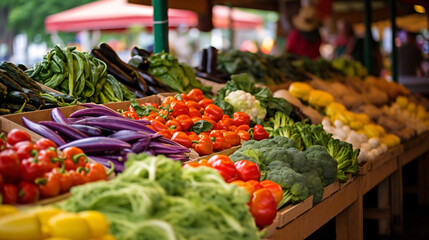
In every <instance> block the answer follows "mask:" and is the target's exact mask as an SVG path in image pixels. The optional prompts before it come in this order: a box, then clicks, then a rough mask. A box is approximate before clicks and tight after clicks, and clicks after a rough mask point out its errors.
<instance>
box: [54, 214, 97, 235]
mask: <svg viewBox="0 0 429 240" xmlns="http://www.w3.org/2000/svg"><path fill="white" fill-rule="evenodd" d="M49 229H50V233H51V236H52V237H63V238H70V239H73V240H87V239H89V238H90V237H91V228H90V227H89V224H88V223H87V221H86V220H85V219H83V218H81V217H79V215H78V214H76V213H66V212H64V213H59V214H57V215H55V216H53V217H52V218H51V219H49Z"/></svg>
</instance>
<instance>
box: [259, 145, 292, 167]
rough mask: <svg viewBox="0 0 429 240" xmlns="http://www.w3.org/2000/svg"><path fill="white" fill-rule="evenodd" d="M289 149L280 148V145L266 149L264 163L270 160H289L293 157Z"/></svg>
mask: <svg viewBox="0 0 429 240" xmlns="http://www.w3.org/2000/svg"><path fill="white" fill-rule="evenodd" d="M288 150H289V149H286V148H282V147H275V148H273V149H272V150H271V151H266V154H265V163H266V164H269V163H270V162H272V161H278V160H280V161H284V162H291V160H292V159H293V158H294V156H293V155H291V154H290V153H289V152H288Z"/></svg>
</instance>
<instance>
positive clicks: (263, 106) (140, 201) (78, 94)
mask: <svg viewBox="0 0 429 240" xmlns="http://www.w3.org/2000/svg"><path fill="white" fill-rule="evenodd" d="M130 54H131V55H132V58H131V60H130V61H129V62H128V63H125V62H123V61H122V60H120V59H119V58H118V56H117V54H116V53H115V51H114V50H113V49H112V48H111V47H110V46H109V45H107V44H105V43H100V44H99V45H98V46H97V47H95V48H94V49H92V50H91V51H90V52H89V53H87V52H79V51H77V50H76V49H75V48H73V47H68V48H67V47H65V48H64V47H59V46H54V48H52V49H51V50H49V51H48V52H47V53H46V54H45V56H44V58H43V60H42V61H41V62H38V63H36V64H35V65H34V66H32V67H31V68H29V69H26V68H25V67H23V66H21V65H18V66H15V64H13V63H9V62H3V63H1V64H0V69H1V71H0V80H1V84H0V89H1V92H0V94H1V95H0V98H1V99H2V103H1V113H2V116H1V117H0V123H1V124H0V128H1V131H2V133H4V136H2V137H1V138H0V174H1V175H0V176H1V178H0V180H1V181H0V187H1V191H0V192H1V194H2V201H3V204H4V205H1V206H0V209H1V211H0V212H3V211H4V212H6V213H5V214H4V215H5V216H2V215H0V226H11V225H13V224H14V222H15V221H18V220H22V219H24V218H25V219H29V222H31V224H32V225H31V229H29V231H28V232H25V233H23V235H20V237H17V239H30V238H29V237H28V236H34V237H33V238H34V239H45V238H47V236H49V237H68V238H71V239H89V238H90V237H91V236H92V238H94V239H101V238H102V237H106V238H107V236H108V237H109V238H107V239H137V236H139V237H142V239H154V238H157V239H188V238H189V237H190V236H193V237H195V238H196V239H207V238H211V237H212V236H213V235H216V236H219V239H260V238H264V239H284V238H285V237H287V238H293V239H303V238H306V237H308V236H310V235H311V234H312V233H313V232H315V231H316V230H317V229H319V228H320V227H322V226H323V225H324V224H326V223H327V222H328V221H329V220H331V219H334V218H335V219H336V236H337V238H338V239H344V238H347V239H363V219H364V218H375V219H381V221H380V224H385V223H387V224H388V225H389V226H390V223H391V226H392V229H391V230H392V231H393V232H401V231H402V223H403V216H402V207H403V202H402V192H403V190H402V166H404V165H406V164H408V163H409V162H411V161H414V160H416V159H419V160H418V161H419V164H421V166H422V167H421V168H420V169H419V179H421V181H422V182H423V184H422V185H421V186H419V189H420V190H419V199H420V200H421V202H427V198H428V197H427V194H425V193H424V191H425V190H426V189H427V188H428V184H427V183H426V180H425V179H424V178H423V177H422V176H424V174H425V170H426V169H427V168H428V167H427V165H428V164H427V159H426V158H425V157H427V153H428V152H429V133H428V127H429V113H428V110H429V107H428V106H425V105H424V104H425V103H426V102H427V101H428V100H427V99H425V98H424V97H422V96H418V95H414V94H411V93H410V91H409V90H408V89H406V88H405V87H404V86H402V85H400V84H397V83H393V82H388V81H387V80H385V79H381V78H375V77H373V76H368V75H367V72H366V69H365V68H364V67H363V66H361V65H360V64H357V63H355V62H353V61H350V60H346V59H338V60H335V61H327V60H315V61H312V60H309V59H305V58H300V57H297V56H292V55H285V56H279V57H273V56H268V55H257V54H252V53H240V52H236V51H231V52H222V53H219V54H217V50H216V49H214V48H209V49H206V55H205V60H202V61H201V64H200V66H199V67H197V68H192V67H190V66H188V65H186V64H184V63H181V62H179V61H178V60H177V59H176V58H175V57H174V56H173V55H171V54H169V53H164V52H162V53H157V54H150V53H148V52H147V51H146V50H144V49H140V48H138V47H135V48H133V49H132V52H131V53H130ZM202 58H204V54H202ZM197 76H199V77H197ZM219 79H224V80H223V82H222V81H218V80H219ZM212 80H215V82H213V81H212ZM40 84H42V85H44V87H43V89H42V88H41V87H40ZM208 85H211V86H216V89H217V90H216V91H212V88H211V86H208ZM272 85H275V91H274V92H272V91H271V90H270V88H269V87H272ZM3 86H4V87H3ZM39 88H40V89H39ZM26 89H28V90H26ZM29 90H31V91H29ZM55 92H56V93H55ZM58 92H61V94H58ZM51 102H52V103H53V104H48V103H51ZM13 104H15V105H17V106H13ZM36 104H38V105H37V108H36V107H35V106H33V107H32V105H36ZM45 108H46V109H45ZM71 176H73V177H71ZM67 178H69V180H68V182H67V181H66V180H65V179H67ZM60 179H63V180H60ZM94 181H95V183H91V182H94ZM52 186H54V187H52ZM376 186H377V187H378V209H364V206H363V196H364V195H365V194H367V193H368V192H369V191H370V190H371V189H374V188H375V187H376ZM422 193H423V194H422ZM53 203H55V204H56V205H55V207H56V208H54V210H53V209H52V206H51V207H48V208H34V207H35V206H39V205H50V204H53ZM24 204H25V205H24ZM28 204H30V205H28ZM9 205H14V207H11V206H9ZM23 206H30V208H23ZM16 207H17V208H19V210H18V209H16ZM191 209H192V210H191ZM48 213H49V214H48ZM41 216H46V218H41ZM202 218H203V219H205V221H201V219H202ZM41 219H42V220H41ZM94 219H99V220H100V221H103V224H102V227H103V229H101V230H100V231H99V232H97V229H96V228H95V227H94ZM69 221H75V222H77V223H78V224H79V226H80V227H77V230H76V231H75V232H70V231H66V229H65V228H64V226H67V225H65V224H66V223H69ZM28 224H30V223H28ZM25 226H26V227H28V226H30V225H25ZM20 227H24V225H21V226H20ZM31 234H32V235H31ZM18 235H19V233H18V232H17V231H14V229H12V228H7V227H6V228H3V227H0V239H2V237H3V236H6V239H8V238H9V236H18Z"/></svg>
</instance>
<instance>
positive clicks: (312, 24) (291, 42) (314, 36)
mask: <svg viewBox="0 0 429 240" xmlns="http://www.w3.org/2000/svg"><path fill="white" fill-rule="evenodd" d="M292 23H293V28H292V30H291V32H290V33H289V35H288V37H287V40H286V51H287V52H289V53H293V54H296V55H301V56H307V57H309V58H311V59H315V58H318V57H320V50H319V49H320V45H321V43H322V38H321V36H320V33H319V27H320V20H319V17H318V15H317V9H316V8H315V7H314V6H311V5H309V6H304V7H301V8H300V9H299V12H298V14H297V15H296V16H294V17H293V18H292Z"/></svg>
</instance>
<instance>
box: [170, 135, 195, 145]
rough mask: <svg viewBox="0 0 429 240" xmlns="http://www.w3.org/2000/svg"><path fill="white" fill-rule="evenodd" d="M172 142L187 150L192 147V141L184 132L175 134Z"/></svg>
mask: <svg viewBox="0 0 429 240" xmlns="http://www.w3.org/2000/svg"><path fill="white" fill-rule="evenodd" d="M171 140H173V141H175V142H177V143H178V144H180V145H182V146H184V147H187V148H190V147H191V146H192V140H191V139H190V138H189V137H188V135H186V133H184V132H175V133H174V134H173V136H172V137H171Z"/></svg>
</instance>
